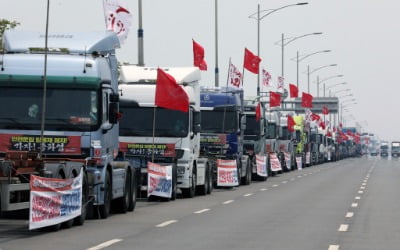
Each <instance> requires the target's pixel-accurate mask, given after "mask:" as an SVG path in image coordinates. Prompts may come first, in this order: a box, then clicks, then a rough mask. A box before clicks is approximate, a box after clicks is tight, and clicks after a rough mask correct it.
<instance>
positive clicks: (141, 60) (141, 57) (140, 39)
mask: <svg viewBox="0 0 400 250" xmlns="http://www.w3.org/2000/svg"><path fill="white" fill-rule="evenodd" d="M138 11H139V14H138V18H139V27H138V66H144V51H143V50H144V49H143V43H144V42H143V23H142V0H138Z"/></svg>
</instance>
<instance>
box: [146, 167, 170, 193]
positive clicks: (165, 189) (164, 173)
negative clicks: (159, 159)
mask: <svg viewBox="0 0 400 250" xmlns="http://www.w3.org/2000/svg"><path fill="white" fill-rule="evenodd" d="M152 195H154V196H158V197H164V198H171V196H172V166H171V165H167V166H162V165H159V164H156V163H152V162H148V163H147V197H150V196H152Z"/></svg>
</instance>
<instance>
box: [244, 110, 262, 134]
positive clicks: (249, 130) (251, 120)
mask: <svg viewBox="0 0 400 250" xmlns="http://www.w3.org/2000/svg"><path fill="white" fill-rule="evenodd" d="M244 134H245V135H259V134H260V121H256V116H255V115H246V130H245V131H244Z"/></svg>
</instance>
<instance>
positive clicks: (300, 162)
mask: <svg viewBox="0 0 400 250" xmlns="http://www.w3.org/2000/svg"><path fill="white" fill-rule="evenodd" d="M296 164H297V169H298V170H302V169H303V159H302V158H301V156H299V157H296Z"/></svg>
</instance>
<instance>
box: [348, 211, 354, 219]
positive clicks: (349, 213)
mask: <svg viewBox="0 0 400 250" xmlns="http://www.w3.org/2000/svg"><path fill="white" fill-rule="evenodd" d="M353 216H354V213H353V212H347V214H346V218H351V217H353Z"/></svg>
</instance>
